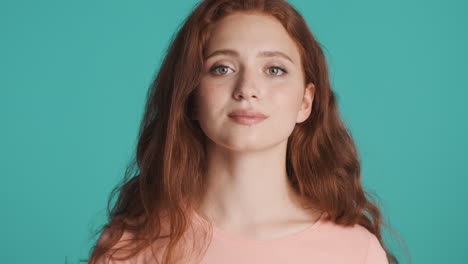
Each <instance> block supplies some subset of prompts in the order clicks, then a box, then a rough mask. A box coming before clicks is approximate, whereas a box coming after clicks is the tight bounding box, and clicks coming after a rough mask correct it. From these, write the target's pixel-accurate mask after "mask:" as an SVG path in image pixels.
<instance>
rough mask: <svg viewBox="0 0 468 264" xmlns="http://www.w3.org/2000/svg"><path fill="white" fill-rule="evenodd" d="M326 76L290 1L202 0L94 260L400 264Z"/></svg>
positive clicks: (164, 74) (154, 97)
mask: <svg viewBox="0 0 468 264" xmlns="http://www.w3.org/2000/svg"><path fill="white" fill-rule="evenodd" d="M327 71H328V70H327V64H326V61H325V57H324V55H323V52H322V50H321V48H320V44H319V43H318V42H317V40H316V39H315V38H314V37H313V35H312V34H311V32H310V30H309V28H308V26H307V24H306V22H305V20H304V19H303V17H302V16H301V15H300V14H299V13H298V12H297V11H296V10H295V9H294V8H293V7H292V6H291V5H289V4H288V3H287V2H285V1H283V0H268V1H266V0H265V1H262V0H206V1H203V2H201V3H200V4H199V5H198V6H197V7H196V9H195V10H194V11H193V12H192V14H191V15H190V16H189V17H188V18H187V20H186V21H185V23H184V24H183V26H182V28H181V29H180V31H179V32H178V34H177V36H176V38H175V40H174V41H173V43H172V44H171V46H170V48H169V50H168V53H167V55H166V57H165V60H164V62H163V64H162V67H161V69H160V71H159V73H158V75H157V78H156V79H155V81H154V83H153V85H152V86H151V89H150V91H149V93H148V101H147V105H146V112H145V115H144V119H143V121H142V124H141V128H140V134H139V142H138V146H137V150H136V162H135V163H134V164H132V165H133V166H130V167H129V170H128V171H127V174H126V177H125V179H124V181H123V184H122V185H121V186H118V187H117V188H116V189H115V190H116V191H119V196H118V200H117V202H116V204H115V205H114V206H113V208H112V210H111V211H110V212H109V223H108V224H107V225H105V226H104V227H103V228H102V229H101V230H100V231H99V232H102V235H101V236H100V238H99V241H98V242H97V244H96V246H95V247H94V248H93V249H92V252H91V257H90V260H89V263H91V264H96V263H108V261H109V263H206V264H219V263H224V264H231V263H256V264H262V263H268V264H276V263H277V264H280V263H281V264H284V263H294V264H301V263H303V264H305V263H329V264H335V263H336V264H337V263H347V264H354V263H367V264H371V263H372V264H384V263H398V262H397V260H396V258H395V257H394V256H393V255H392V254H391V253H390V252H389V251H388V249H387V248H386V247H385V246H384V244H383V240H382V235H381V225H382V224H383V220H382V216H381V213H380V210H379V208H378V207H377V206H376V205H375V204H374V203H373V202H371V201H370V200H369V199H368V198H367V197H366V194H367V192H365V191H364V190H363V188H362V185H361V176H360V163H359V158H358V153H357V151H356V147H355V145H354V143H353V140H352V138H351V136H350V133H349V131H348V130H347V129H346V127H345V125H344V124H343V123H342V121H341V119H340V116H339V111H338V106H337V103H336V98H335V95H334V93H333V91H332V89H331V86H330V82H329V77H328V72H327ZM132 169H136V170H132Z"/></svg>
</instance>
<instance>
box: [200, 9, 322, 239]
mask: <svg viewBox="0 0 468 264" xmlns="http://www.w3.org/2000/svg"><path fill="white" fill-rule="evenodd" d="M212 30H213V31H212V34H211V36H210V38H209V40H208V43H207V46H206V47H205V48H206V55H207V57H208V56H209V55H211V54H213V52H215V51H218V50H232V51H235V53H236V54H234V53H233V52H231V53H218V54H215V55H213V56H209V58H207V59H206V60H205V61H204V69H203V73H202V76H201V82H200V86H199V87H198V88H197V91H196V92H197V93H196V97H195V98H196V106H197V111H196V118H195V119H197V120H198V122H199V123H200V126H201V128H202V130H203V132H204V133H205V135H206V136H207V138H208V139H209V140H208V143H207V165H208V166H207V168H208V169H207V175H206V176H207V179H209V180H208V189H207V192H206V193H205V194H204V196H203V199H202V203H201V205H200V208H199V209H197V211H199V212H200V213H201V214H202V215H205V216H206V217H208V218H209V220H210V221H211V222H212V224H213V225H214V226H216V227H218V228H220V229H222V230H224V231H226V232H230V233H232V234H236V235H238V236H241V237H244V238H249V239H260V240H263V239H275V238H280V237H284V236H287V235H290V234H294V233H298V232H300V231H301V230H304V229H305V228H307V227H308V226H310V225H312V224H314V223H315V222H316V221H317V219H318V218H319V216H320V213H321V212H320V211H318V210H315V209H304V208H302V207H301V206H300V204H299V202H298V198H297V195H296V194H295V193H294V192H293V191H292V189H291V187H290V186H289V183H288V180H287V173H286V163H285V162H286V146H287V140H288V137H289V136H290V134H291V132H292V131H293V128H294V126H295V125H296V124H297V123H301V122H303V121H305V120H306V119H307V118H308V117H309V116H310V114H311V108H312V103H313V99H314V92H315V86H314V85H313V84H312V83H309V84H307V85H304V79H303V73H302V65H301V63H300V54H299V50H298V49H297V47H296V45H295V43H294V41H293V39H292V38H291V37H290V36H289V35H288V33H287V31H286V30H285V29H284V28H283V26H282V25H281V23H280V22H279V21H277V20H276V19H275V18H274V17H270V16H266V15H262V14H255V13H250V14H249V13H235V14H232V15H229V16H227V17H225V18H223V19H222V20H220V21H219V22H217V23H216V25H215V26H214V28H213V29H212ZM263 51H279V52H281V53H282V54H284V55H285V56H286V57H288V58H289V59H290V60H289V59H288V58H285V57H283V56H280V55H278V53H277V54H271V53H270V54H266V55H270V56H258V54H259V53H261V52H263ZM264 55H265V54H264ZM220 64H221V65H222V66H219V65H220ZM216 66H219V67H218V68H213V67H216ZM278 67H279V68H278ZM282 69H284V70H285V71H283V70H282ZM239 108H243V109H245V108H248V109H254V110H255V111H258V112H261V113H263V114H265V115H267V116H268V118H266V119H265V120H263V121H262V122H260V123H257V124H254V125H241V124H238V123H236V122H234V121H232V119H231V118H229V117H228V116H227V115H228V113H229V112H230V111H232V110H235V109H239Z"/></svg>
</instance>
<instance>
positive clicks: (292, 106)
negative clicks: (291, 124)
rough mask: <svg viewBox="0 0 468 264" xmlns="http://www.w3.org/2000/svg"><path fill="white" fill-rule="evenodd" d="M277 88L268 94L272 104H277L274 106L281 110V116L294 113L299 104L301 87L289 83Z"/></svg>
mask: <svg viewBox="0 0 468 264" xmlns="http://www.w3.org/2000/svg"><path fill="white" fill-rule="evenodd" d="M277 88H278V89H274V90H273V92H271V94H270V100H271V102H272V104H274V105H275V106H277V107H276V108H277V109H278V111H281V113H282V116H283V115H296V114H297V111H298V110H299V109H300V104H301V93H300V91H299V90H300V89H301V88H300V87H298V86H296V87H294V86H289V85H288V86H285V87H277Z"/></svg>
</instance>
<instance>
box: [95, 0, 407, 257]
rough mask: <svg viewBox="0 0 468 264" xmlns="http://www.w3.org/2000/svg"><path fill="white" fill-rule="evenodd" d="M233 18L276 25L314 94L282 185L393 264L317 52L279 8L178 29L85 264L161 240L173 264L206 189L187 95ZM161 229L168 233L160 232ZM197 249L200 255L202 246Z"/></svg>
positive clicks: (203, 7)
mask: <svg viewBox="0 0 468 264" xmlns="http://www.w3.org/2000/svg"><path fill="white" fill-rule="evenodd" d="M233 12H256V13H262V14H268V15H271V16H273V17H275V18H276V19H278V20H279V21H280V22H281V23H282V25H283V26H284V28H285V29H286V31H287V32H288V33H289V35H290V36H291V38H292V39H293V40H294V41H295V42H296V44H297V47H298V49H299V52H300V55H301V60H302V61H301V63H302V66H303V74H304V80H305V84H307V83H310V82H312V83H314V85H315V96H314V103H313V106H312V113H311V114H310V116H309V118H308V119H307V120H306V121H305V122H303V123H300V124H296V127H295V128H294V130H293V132H292V134H291V136H290V137H289V140H288V145H287V157H286V164H287V172H288V179H289V181H290V184H291V185H292V186H293V188H294V190H295V191H296V192H297V193H298V194H299V195H300V196H301V197H302V199H303V201H304V204H308V205H310V206H311V207H314V208H317V209H319V210H322V211H325V212H326V213H327V214H328V218H327V220H330V221H333V222H335V223H337V224H339V225H343V226H352V225H355V224H359V225H362V226H363V227H365V228H366V229H367V230H369V231H370V232H371V233H372V234H374V235H375V236H376V237H377V238H378V240H379V241H380V243H381V245H382V247H383V248H384V249H385V251H386V253H387V258H388V260H389V262H390V263H398V261H397V259H396V257H395V256H394V255H392V254H391V253H390V252H389V250H388V248H387V247H386V245H385V244H384V243H383V239H382V233H381V227H382V226H387V225H385V224H384V221H383V218H382V214H381V212H380V209H379V208H378V206H377V205H376V203H375V202H372V200H371V197H370V193H369V192H366V191H364V190H363V187H362V183H361V167H360V161H359V157H358V152H357V150H356V146H355V144H354V141H353V139H352V137H351V134H350V131H349V130H348V129H347V128H346V127H345V125H344V124H343V122H342V120H341V118H340V114H339V111H338V106H337V102H336V97H335V94H334V92H333V91H332V89H331V85H330V80H329V74H328V68H327V63H326V60H325V56H324V54H323V51H322V49H321V47H320V43H319V42H318V41H317V40H316V39H315V38H314V36H313V35H312V33H311V31H310V30H309V28H308V26H307V24H306V22H305V20H304V18H303V17H302V16H301V15H300V14H299V13H298V11H296V10H295V9H294V8H293V7H292V6H291V5H290V4H288V3H287V2H286V1H284V0H268V1H267V0H205V1H202V2H201V3H199V4H198V6H196V8H195V9H194V10H193V12H192V13H191V14H190V15H189V16H188V18H187V19H186V20H185V21H184V23H183V25H182V27H181V28H180V30H179V31H178V33H177V35H176V37H175V39H174V40H173V41H172V43H171V45H170V47H169V49H168V51H167V54H166V56H165V58H164V61H163V63H162V66H161V68H160V70H159V72H158V74H157V76H156V78H155V80H154V82H153V83H152V85H151V87H150V89H149V91H148V94H147V103H146V106H145V113H144V116H143V119H142V122H141V126H140V130H139V135H138V137H139V138H138V144H137V148H136V157H135V159H134V160H133V161H132V163H131V164H130V165H129V166H128V168H127V171H126V173H125V177H124V179H123V181H122V182H121V183H120V184H119V185H118V186H116V187H115V189H114V190H113V192H112V194H111V197H110V198H109V203H108V208H107V210H108V218H109V219H108V223H107V224H106V225H104V226H102V227H101V228H100V229H99V230H98V231H97V232H96V234H99V233H102V235H101V236H100V239H99V241H98V242H97V243H96V245H95V246H94V247H93V248H92V250H91V254H90V259H89V263H90V264H95V263H97V260H99V259H101V257H103V256H104V255H107V256H111V255H112V254H114V255H113V256H112V257H113V258H115V259H128V258H131V257H133V256H136V255H137V254H138V253H140V252H141V251H142V250H143V249H146V248H150V246H151V245H154V244H155V242H156V241H157V240H162V239H165V240H167V247H165V248H164V259H163V263H167V264H169V263H175V262H176V258H177V257H178V254H177V253H176V252H177V250H176V248H177V245H178V244H179V242H181V241H182V240H181V239H182V237H183V234H184V233H185V232H186V230H188V225H189V223H190V219H189V217H190V215H189V214H188V213H187V212H188V210H187V209H190V208H195V206H196V205H197V203H198V202H199V200H200V197H201V194H202V193H203V192H204V190H205V187H206V185H205V178H204V175H205V174H204V170H205V164H206V155H205V149H204V146H205V135H204V134H203V132H202V130H201V129H200V126H199V125H198V123H197V121H196V120H193V119H192V118H191V116H192V114H193V107H194V104H193V93H194V90H195V89H196V88H197V86H198V84H199V77H200V74H201V71H202V68H203V58H204V47H205V44H206V42H207V40H208V39H209V34H210V28H211V26H212V25H213V24H214V23H216V21H218V20H219V19H221V18H223V17H225V16H227V15H229V14H231V13H233ZM117 193H118V199H117V201H116V202H115V204H113V205H112V206H111V201H112V200H113V197H114V196H115V195H116V194H117ZM163 219H166V220H167V223H170V225H169V226H168V229H167V230H166V231H167V232H165V231H164V230H163V229H164V228H163V227H164V226H163ZM387 227H388V226H387ZM124 234H130V236H127V235H125V237H126V238H128V239H125V241H126V243H122V244H121V243H118V242H119V240H120V241H122V240H123V239H122V236H123V235H124ZM205 242H206V241H205ZM117 244H119V245H120V246H118V247H117V246H116V245H117ZM203 244H204V248H205V249H206V246H207V244H208V243H203ZM161 250H162V248H161ZM122 252H125V254H123V253H122ZM116 253H119V254H116ZM121 253H122V254H121ZM159 253H161V252H159ZM116 255H119V256H120V257H117V256H116Z"/></svg>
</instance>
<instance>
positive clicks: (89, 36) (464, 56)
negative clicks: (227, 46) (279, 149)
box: [0, 0, 468, 264]
mask: <svg viewBox="0 0 468 264" xmlns="http://www.w3.org/2000/svg"><path fill="white" fill-rule="evenodd" d="M167 2H168V1H115V0H113V1H90V0H82V1H63V0H62V1H59V0H57V1H52V0H43V1H31V0H30V1H26V0H14V1H13V0H8V1H5V0H2V1H1V2H0V27H1V28H0V29H1V41H0V72H1V74H0V115H1V116H0V117H1V130H0V159H1V162H0V171H1V175H2V184H1V187H0V188H1V194H0V195H1V201H2V207H3V213H2V217H1V218H0V219H1V220H0V221H1V222H0V223H1V226H2V229H3V230H2V235H1V240H0V241H1V245H0V246H1V248H2V250H1V251H0V252H1V253H0V254H1V256H0V259H2V263H47V264H49V263H78V261H79V259H84V258H86V257H87V253H88V250H89V248H90V247H91V245H92V243H93V242H94V240H93V239H92V238H91V237H90V231H91V230H93V228H96V227H98V226H99V225H101V224H103V223H104V220H105V211H104V209H105V207H106V203H107V198H108V196H109V194H110V191H111V189H112V187H114V185H115V184H117V183H118V182H119V180H120V178H121V177H122V176H123V173H124V169H125V166H126V164H127V162H128V161H129V160H130V158H131V156H132V154H133V153H132V151H133V148H134V145H135V144H136V135H137V130H138V125H139V121H140V118H141V115H142V113H143V105H144V100H145V94H146V91H147V89H148V87H149V85H150V82H151V80H152V79H153V77H154V75H155V73H156V72H157V69H158V67H159V65H160V62H161V60H162V56H163V55H164V52H165V49H166V47H167V45H168V44H169V41H170V39H171V37H172V36H173V34H174V33H175V31H176V29H177V28H178V26H179V24H180V23H181V21H182V20H183V19H184V18H185V17H186V16H187V15H188V14H189V12H190V10H191V8H192V6H194V4H195V1H180V0H178V1H169V2H171V3H167ZM290 2H291V3H292V4H293V5H294V6H296V7H297V8H298V10H299V11H300V12H301V13H302V14H303V15H304V17H305V18H306V20H307V22H308V24H309V26H310V27H311V29H312V32H313V33H314V34H315V35H316V37H317V38H318V40H319V41H320V42H321V43H322V45H323V47H324V51H325V53H326V56H327V59H328V62H329V66H330V71H331V80H332V83H333V88H334V90H335V91H336V94H337V96H338V102H339V105H340V110H341V112H342V115H343V119H344V120H345V122H346V123H347V124H348V126H349V128H350V129H351V131H352V133H353V136H354V138H355V140H356V143H357V145H358V147H359V151H360V155H361V159H362V166H363V174H362V176H363V182H364V186H365V187H366V188H367V189H368V190H370V191H373V192H375V193H377V194H378V195H379V197H380V206H381V208H382V210H383V213H384V214H385V216H386V220H387V221H388V222H389V224H390V225H391V227H392V228H394V229H395V230H397V231H398V232H399V233H400V235H401V236H402V238H403V239H404V240H405V242H406V243H407V246H408V249H409V251H410V253H411V256H412V260H413V263H452V264H453V263H467V260H466V259H467V258H468V247H467V243H466V237H468V228H467V227H466V218H467V216H468V213H467V209H468V205H467V202H468V198H467V194H466V189H467V183H468V180H467V179H468V169H467V163H468V158H467V156H468V155H467V154H468V153H467V150H466V149H467V147H468V139H467V135H468V124H467V118H466V114H468V111H467V96H468V92H467V89H468V85H467V79H466V76H467V74H466V73H467V69H468V67H467V66H468V52H467V49H466V47H468V37H467V28H468V16H467V15H466V12H467V11H468V8H467V7H468V4H467V2H466V1H461V0H459V1H457V0H450V1H447V0H446V1H421V0H419V1H416V0H411V1H410V0H406V1H403V0H394V1H376V0H372V1H371V0H368V1H344V0H343V1H336V0H335V1H330V0H327V1H325V0H322V1H290ZM386 240H387V241H389V243H392V245H394V246H395V249H394V250H395V253H396V254H397V256H398V257H399V259H400V260H401V263H408V260H405V259H404V251H403V250H402V249H398V247H397V244H396V242H391V241H393V240H391V238H390V237H387V238H386Z"/></svg>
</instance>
